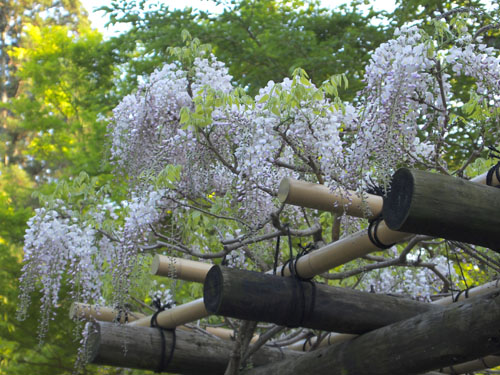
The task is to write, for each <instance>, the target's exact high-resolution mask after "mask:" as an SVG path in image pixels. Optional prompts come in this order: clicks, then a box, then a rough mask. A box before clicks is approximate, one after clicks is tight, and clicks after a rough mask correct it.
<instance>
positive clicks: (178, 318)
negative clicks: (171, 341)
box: [130, 298, 209, 328]
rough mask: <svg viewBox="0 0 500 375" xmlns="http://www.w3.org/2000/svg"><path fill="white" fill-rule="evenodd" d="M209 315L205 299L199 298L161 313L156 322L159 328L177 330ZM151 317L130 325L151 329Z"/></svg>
mask: <svg viewBox="0 0 500 375" xmlns="http://www.w3.org/2000/svg"><path fill="white" fill-rule="evenodd" d="M208 315H209V314H208V312H207V310H206V309H205V304H204V303H203V298H199V299H196V300H194V301H191V302H188V303H185V304H183V305H179V306H175V307H173V308H171V309H168V310H164V311H162V312H160V313H159V314H158V315H157V317H156V321H157V323H158V326H160V327H162V328H175V327H177V326H181V325H183V324H186V323H190V322H194V321H196V320H198V319H202V318H206V317H207V316H208ZM151 317H152V316H147V317H145V318H142V319H138V320H136V321H135V322H132V323H130V325H131V326H136V327H149V326H150V325H151Z"/></svg>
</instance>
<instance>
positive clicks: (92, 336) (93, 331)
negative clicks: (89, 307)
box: [85, 322, 101, 363]
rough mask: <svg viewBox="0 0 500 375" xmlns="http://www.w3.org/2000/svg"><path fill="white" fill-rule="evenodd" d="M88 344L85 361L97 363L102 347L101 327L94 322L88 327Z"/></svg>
mask: <svg viewBox="0 0 500 375" xmlns="http://www.w3.org/2000/svg"><path fill="white" fill-rule="evenodd" d="M86 330H87V332H86V335H87V337H88V338H87V342H86V343H85V361H86V362H87V363H97V362H98V357H99V350H100V346H101V326H100V325H99V323H96V322H93V323H90V324H88V325H87V328H86Z"/></svg>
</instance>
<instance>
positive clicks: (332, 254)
mask: <svg viewBox="0 0 500 375" xmlns="http://www.w3.org/2000/svg"><path fill="white" fill-rule="evenodd" d="M410 236H412V235H411V234H409V233H404V232H396V231H393V230H390V229H389V228H388V227H387V225H386V224H385V222H384V221H382V222H381V223H380V224H379V225H378V229H377V237H378V238H379V240H380V241H381V242H382V243H384V244H387V245H389V244H392V243H397V242H401V241H404V240H406V239H407V238H408V237H410ZM380 250H381V249H380V248H379V247H377V246H376V245H375V244H373V242H372V241H371V240H370V237H369V236H368V230H361V231H359V232H356V233H354V234H351V235H350V236H347V237H345V238H343V239H341V240H338V241H335V242H332V243H330V244H328V245H326V246H323V247H322V248H321V249H318V250H315V251H313V252H311V253H309V254H306V255H304V256H302V257H300V258H299V260H298V261H297V274H298V275H299V276H300V277H302V278H305V279H307V278H310V277H314V276H316V275H319V274H321V273H323V272H326V271H328V270H330V269H332V268H335V267H338V266H340V265H342V264H345V263H347V262H350V261H351V260H354V259H357V258H360V257H362V256H364V255H367V254H369V253H372V252H374V251H380ZM282 269H283V266H281V267H279V268H278V270H277V273H278V274H281V273H282V272H283V274H284V275H285V276H290V269H289V267H285V268H284V270H283V271H282Z"/></svg>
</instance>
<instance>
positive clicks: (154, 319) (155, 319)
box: [150, 299, 177, 373]
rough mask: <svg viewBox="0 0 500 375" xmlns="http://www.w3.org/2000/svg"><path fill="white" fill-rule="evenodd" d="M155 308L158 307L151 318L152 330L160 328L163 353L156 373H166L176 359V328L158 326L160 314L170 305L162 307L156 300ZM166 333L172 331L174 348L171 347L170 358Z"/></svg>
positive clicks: (154, 302)
mask: <svg viewBox="0 0 500 375" xmlns="http://www.w3.org/2000/svg"><path fill="white" fill-rule="evenodd" d="M153 306H154V307H156V312H155V313H154V314H153V316H152V317H151V322H150V326H151V327H152V328H158V330H159V331H160V337H161V353H160V362H159V364H158V368H157V369H156V370H155V372H158V373H160V372H164V371H165V370H166V369H167V367H168V365H169V364H170V362H171V361H172V358H173V357H174V351H175V344H176V340H177V338H176V335H175V328H162V327H160V326H159V325H158V314H160V313H161V312H162V311H165V310H166V309H167V308H170V307H171V306H170V304H166V305H162V303H161V301H160V300H159V299H155V300H154V301H153ZM165 331H170V332H172V346H171V347H170V353H169V355H168V358H167V357H166V356H165V351H166V349H167V343H166V340H165Z"/></svg>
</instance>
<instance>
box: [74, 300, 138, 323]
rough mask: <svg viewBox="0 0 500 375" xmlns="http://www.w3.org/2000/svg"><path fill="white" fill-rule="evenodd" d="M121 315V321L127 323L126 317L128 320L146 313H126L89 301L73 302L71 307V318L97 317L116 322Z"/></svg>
mask: <svg viewBox="0 0 500 375" xmlns="http://www.w3.org/2000/svg"><path fill="white" fill-rule="evenodd" d="M118 316H120V323H125V317H126V318H127V320H128V322H133V321H136V320H138V319H140V318H144V317H145V315H144V314H141V313H138V312H129V311H127V312H126V313H125V312H123V311H120V310H118V309H115V308H113V307H107V306H97V305H90V304H88V303H80V302H73V303H72V304H71V307H70V309H69V317H70V319H73V320H74V319H95V320H99V321H102V322H114V321H115V320H116V319H117V318H118Z"/></svg>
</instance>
